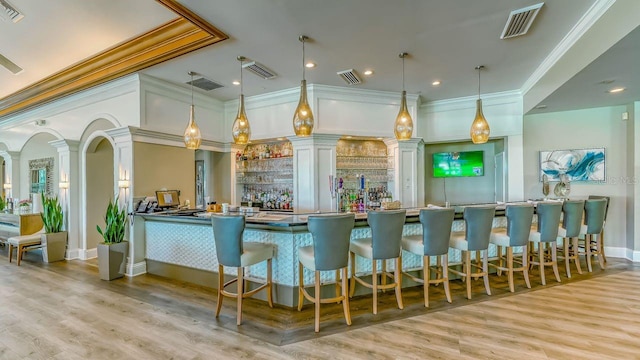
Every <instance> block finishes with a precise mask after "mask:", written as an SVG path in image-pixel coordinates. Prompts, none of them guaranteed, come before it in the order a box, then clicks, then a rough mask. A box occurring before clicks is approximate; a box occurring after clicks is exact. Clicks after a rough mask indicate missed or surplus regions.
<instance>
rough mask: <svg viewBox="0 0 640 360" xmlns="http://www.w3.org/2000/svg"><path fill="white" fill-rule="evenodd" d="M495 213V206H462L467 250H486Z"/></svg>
mask: <svg viewBox="0 0 640 360" xmlns="http://www.w3.org/2000/svg"><path fill="white" fill-rule="evenodd" d="M495 214H496V208H495V207H494V206H468V207H465V208H464V214H463V216H464V222H465V227H466V228H465V237H466V240H467V242H468V246H469V247H468V250H470V251H475V250H486V249H487V248H488V247H489V238H490V237H491V228H492V227H493V218H494V216H495Z"/></svg>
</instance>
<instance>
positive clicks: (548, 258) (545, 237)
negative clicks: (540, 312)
mask: <svg viewBox="0 0 640 360" xmlns="http://www.w3.org/2000/svg"><path fill="white" fill-rule="evenodd" d="M536 214H537V215H538V226H537V228H532V230H531V233H530V235H529V241H530V242H531V244H530V245H531V251H530V252H529V256H530V259H531V260H530V263H531V264H532V265H538V266H539V268H540V280H541V281H542V285H546V284H547V282H546V279H545V275H544V267H545V266H551V267H552V268H553V274H554V275H555V276H556V280H558V282H560V274H559V273H558V256H557V254H558V253H557V250H558V244H557V242H556V240H557V238H558V227H559V226H560V216H561V215H562V203H560V202H540V203H538V205H537V207H536ZM535 244H537V245H538V250H537V252H536V251H535ZM547 248H548V249H547ZM536 258H537V261H536Z"/></svg>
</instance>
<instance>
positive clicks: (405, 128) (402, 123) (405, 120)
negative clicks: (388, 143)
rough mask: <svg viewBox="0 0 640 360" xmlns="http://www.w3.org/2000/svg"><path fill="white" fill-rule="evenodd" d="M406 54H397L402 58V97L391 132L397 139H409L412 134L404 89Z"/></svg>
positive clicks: (411, 124) (411, 121)
mask: <svg viewBox="0 0 640 360" xmlns="http://www.w3.org/2000/svg"><path fill="white" fill-rule="evenodd" d="M408 55H409V54H407V53H406V52H403V53H400V55H398V56H399V57H400V58H401V59H402V98H401V99H400V111H399V112H398V116H396V122H395V123H394V124H393V132H394V134H395V135H396V139H398V140H409V139H411V135H412V134H413V120H412V119H411V114H409V109H408V108H407V92H406V91H405V90H404V58H405V57H407V56H408Z"/></svg>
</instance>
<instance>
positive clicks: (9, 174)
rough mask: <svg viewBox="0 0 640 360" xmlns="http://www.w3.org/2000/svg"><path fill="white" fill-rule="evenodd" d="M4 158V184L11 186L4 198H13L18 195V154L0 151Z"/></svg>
mask: <svg viewBox="0 0 640 360" xmlns="http://www.w3.org/2000/svg"><path fill="white" fill-rule="evenodd" d="M0 156H2V157H3V158H4V164H5V167H4V171H5V172H4V184H11V188H10V189H7V191H6V192H5V196H6V197H7V198H13V194H20V153H19V152H17V151H0Z"/></svg>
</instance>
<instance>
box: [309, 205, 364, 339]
mask: <svg viewBox="0 0 640 360" xmlns="http://www.w3.org/2000/svg"><path fill="white" fill-rule="evenodd" d="M354 224H355V215H354V214H341V215H327V216H309V219H308V223H307V227H308V229H309V232H310V233H311V236H312V237H313V245H311V246H304V247H301V248H299V249H298V259H299V263H298V311H300V310H302V302H303V300H304V298H307V300H309V301H311V302H313V303H314V304H315V331H316V332H318V331H320V304H321V303H325V304H326V303H333V302H340V301H342V307H343V311H344V318H345V320H346V322H347V325H351V314H350V313H349V292H348V286H347V285H348V284H347V280H348V273H347V268H348V266H349V241H350V239H351V230H352V229H353V226H354ZM305 267H306V268H308V269H309V270H311V271H313V272H314V273H315V285H314V287H315V293H314V294H313V295H314V296H311V295H310V294H309V293H308V292H307V290H306V289H305V285H304V268H305ZM321 271H335V272H336V283H338V281H340V279H339V276H340V272H342V291H341V293H340V294H339V295H338V294H336V297H333V298H329V299H322V298H321V296H320V285H321V284H320V272H321Z"/></svg>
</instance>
